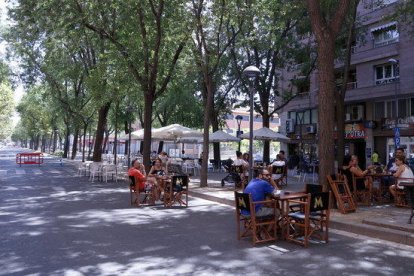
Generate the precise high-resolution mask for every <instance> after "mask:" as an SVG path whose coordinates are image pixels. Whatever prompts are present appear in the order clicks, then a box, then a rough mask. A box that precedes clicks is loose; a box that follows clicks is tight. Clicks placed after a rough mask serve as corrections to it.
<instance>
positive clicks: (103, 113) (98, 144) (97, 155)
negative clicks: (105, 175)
mask: <svg viewBox="0 0 414 276" xmlns="http://www.w3.org/2000/svg"><path fill="white" fill-rule="evenodd" d="M110 107H111V103H110V102H108V103H106V104H105V105H104V106H102V107H101V108H100V109H99V114H98V125H97V128H96V136H95V146H94V148H93V157H92V160H93V161H95V162H101V161H102V142H103V135H104V131H105V127H106V121H107V116H108V111H109V108H110Z"/></svg>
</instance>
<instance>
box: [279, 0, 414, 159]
mask: <svg viewBox="0 0 414 276" xmlns="http://www.w3.org/2000/svg"><path fill="white" fill-rule="evenodd" d="M397 4H398V1H391V0H388V1H383V3H381V4H379V2H378V1H375V0H363V1H361V2H360V5H359V7H358V20H357V22H358V24H359V25H358V35H357V36H356V39H355V42H354V44H353V45H354V46H353V47H352V56H351V68H350V72H349V75H348V79H349V81H348V83H347V84H345V85H346V86H347V92H346V97H345V113H346V116H345V139H346V140H345V142H346V149H345V152H346V153H350V154H357V155H358V156H359V158H360V160H361V161H362V163H363V164H365V163H369V162H370V157H371V154H372V152H373V151H374V150H376V151H377V152H378V153H379V155H380V157H381V162H382V163H386V161H387V160H388V156H389V155H390V154H392V153H393V152H394V149H395V145H397V146H398V145H399V146H401V147H404V148H406V153H407V154H408V155H410V154H411V155H413V156H414V77H413V76H412V75H411V73H412V72H414V40H413V35H412V29H413V28H412V26H407V25H404V24H403V23H400V22H398V21H397V20H392V19H389V18H390V15H391V14H392V13H393V11H394V9H395V7H396V5H397ZM410 32H411V33H410ZM342 66H343V64H341V62H337V63H336V72H335V73H336V75H337V76H338V78H337V85H338V87H340V86H341V85H342V84H341V83H339V80H341V78H340V74H341V72H342ZM282 78H283V82H284V84H283V85H288V84H287V83H289V82H290V83H292V79H295V78H296V79H297V78H298V76H296V75H295V72H290V73H289V72H284V73H283V74H282ZM303 87H306V88H307V89H305V90H304V89H303ZM296 93H297V97H296V98H295V99H294V100H292V101H291V102H290V104H289V105H288V106H287V107H286V108H285V109H284V112H283V114H281V115H280V117H281V122H282V128H283V129H284V130H285V131H286V134H287V135H288V136H290V138H291V139H292V141H293V143H292V144H290V145H289V146H288V151H289V152H290V153H291V152H292V151H300V152H302V153H303V154H305V155H307V156H308V157H309V158H310V159H317V139H318V122H317V121H318V113H317V106H318V75H317V72H314V73H313V74H312V75H311V76H310V78H309V83H308V85H304V86H302V87H296ZM319 115H320V116H322V114H319ZM283 126H284V127H283Z"/></svg>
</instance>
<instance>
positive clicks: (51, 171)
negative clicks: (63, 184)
mask: <svg viewBox="0 0 414 276" xmlns="http://www.w3.org/2000/svg"><path fill="white" fill-rule="evenodd" d="M49 173H62V172H61V171H58V170H50V171H49Z"/></svg>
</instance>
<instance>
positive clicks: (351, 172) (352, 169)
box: [342, 155, 371, 192]
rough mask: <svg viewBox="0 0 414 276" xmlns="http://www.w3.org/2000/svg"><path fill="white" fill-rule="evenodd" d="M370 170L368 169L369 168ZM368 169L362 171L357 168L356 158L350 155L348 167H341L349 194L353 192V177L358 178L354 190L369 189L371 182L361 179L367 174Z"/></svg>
mask: <svg viewBox="0 0 414 276" xmlns="http://www.w3.org/2000/svg"><path fill="white" fill-rule="evenodd" d="M369 168H370V167H369ZM369 168H368V169H367V170H364V171H363V170H362V169H361V168H360V167H359V166H358V156H356V155H351V158H350V159H349V163H348V165H345V166H343V167H342V169H343V174H344V175H345V177H346V179H347V181H348V185H349V189H350V190H351V192H352V191H353V190H354V187H353V176H355V177H358V178H357V180H356V188H357V190H361V189H370V187H371V181H370V180H369V179H368V178H367V179H363V178H362V177H365V176H366V175H367V174H368V173H369Z"/></svg>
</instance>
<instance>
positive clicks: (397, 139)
mask: <svg viewBox="0 0 414 276" xmlns="http://www.w3.org/2000/svg"><path fill="white" fill-rule="evenodd" d="M388 62H389V63H391V64H392V65H393V68H392V69H393V72H394V101H395V123H394V145H395V150H397V148H399V147H400V129H399V128H398V97H397V76H396V71H397V66H398V60H396V59H394V58H390V59H389V60H388Z"/></svg>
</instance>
